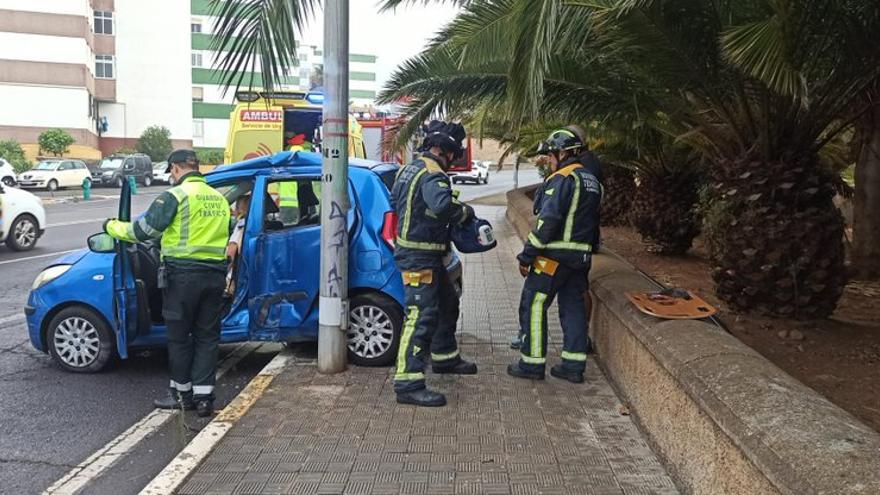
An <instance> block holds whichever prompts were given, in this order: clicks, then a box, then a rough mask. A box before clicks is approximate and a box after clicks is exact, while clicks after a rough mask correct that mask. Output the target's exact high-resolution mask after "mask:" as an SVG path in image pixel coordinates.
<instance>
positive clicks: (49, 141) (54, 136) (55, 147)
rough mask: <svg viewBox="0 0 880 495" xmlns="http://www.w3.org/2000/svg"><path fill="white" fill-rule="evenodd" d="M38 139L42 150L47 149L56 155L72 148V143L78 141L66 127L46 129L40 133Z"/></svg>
mask: <svg viewBox="0 0 880 495" xmlns="http://www.w3.org/2000/svg"><path fill="white" fill-rule="evenodd" d="M37 141H38V142H39V144H40V150H41V151H47V152H49V153H52V154H53V155H54V156H61V155H63V154H65V153H67V152H68V151H69V150H70V145H71V144H73V143H75V142H76V140H75V139H73V136H71V135H70V134H69V133H68V132H67V131H65V130H64V129H49V130H48V131H44V132H43V133H42V134H40V137H39V138H37Z"/></svg>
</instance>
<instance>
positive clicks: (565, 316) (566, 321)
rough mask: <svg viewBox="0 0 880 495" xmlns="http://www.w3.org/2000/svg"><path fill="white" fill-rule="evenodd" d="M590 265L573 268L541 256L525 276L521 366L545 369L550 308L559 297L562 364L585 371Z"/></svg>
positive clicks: (522, 303)
mask: <svg viewBox="0 0 880 495" xmlns="http://www.w3.org/2000/svg"><path fill="white" fill-rule="evenodd" d="M589 272H590V267H589V265H587V266H586V267H583V268H578V269H572V268H569V267H567V266H565V265H563V264H560V263H556V262H555V261H552V260H549V259H547V258H544V257H540V256H539V257H538V259H537V260H536V261H535V263H534V264H533V265H532V267H531V270H530V271H529V274H528V276H527V277H526V279H525V283H524V284H523V290H522V298H521V299H520V304H519V322H520V335H521V336H522V345H521V347H520V352H521V357H520V367H522V368H523V369H530V370H533V371H537V372H541V373H543V372H544V367H545V365H546V363H547V309H548V308H549V307H550V305H551V304H553V299H554V298H556V297H558V298H559V323H560V324H561V326H562V334H563V340H562V364H563V366H564V367H565V368H566V369H568V370H570V371H573V372H576V373H583V372H584V369H585V368H586V361H587V345H588V340H589V339H588V337H587V331H588V326H589V322H588V321H587V308H586V304H585V303H584V293H585V292H586V291H587V288H588V286H589V280H588V278H587V277H588V275H589Z"/></svg>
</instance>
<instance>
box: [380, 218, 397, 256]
mask: <svg viewBox="0 0 880 495" xmlns="http://www.w3.org/2000/svg"><path fill="white" fill-rule="evenodd" d="M395 237H397V213H394V212H393V211H386V212H385V217H384V218H383V220H382V239H385V242H387V243H388V247H390V248H391V250H392V251H393V250H394V238H395Z"/></svg>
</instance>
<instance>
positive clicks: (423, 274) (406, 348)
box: [391, 121, 477, 407]
mask: <svg viewBox="0 0 880 495" xmlns="http://www.w3.org/2000/svg"><path fill="white" fill-rule="evenodd" d="M425 132H426V136H425V139H424V143H423V145H422V147H421V148H420V149H419V151H420V152H421V155H420V156H419V157H418V158H416V159H415V160H414V161H413V162H412V163H410V164H409V165H407V166H405V167H403V168H401V169H400V171H399V172H398V174H397V177H396V179H395V181H394V186H393V187H392V189H391V197H392V201H393V204H394V208H395V211H396V213H397V217H398V222H397V239H396V242H395V246H396V248H395V252H394V258H395V261H396V262H397V267H398V268H399V269H400V271H401V273H402V275H403V283H404V291H405V293H406V321H405V323H404V327H403V332H402V335H401V340H400V349H399V351H398V356H397V372H396V374H395V375H394V391H395V392H396V394H397V402H400V403H402V404H415V405H418V406H433V407H436V406H443V405H445V404H446V397H445V396H444V395H443V394H440V393H437V392H433V391H430V390H428V389H426V388H425V374H424V371H425V367H426V366H427V361H428V358H429V357H430V359H431V363H432V369H433V371H434V373H450V374H461V375H472V374H475V373H476V372H477V366H476V365H475V364H474V363H471V362H468V361H465V360H464V359H462V357H461V355H460V353H459V349H458V344H457V343H456V341H455V329H456V325H457V322H458V314H459V300H458V294H457V293H456V291H455V288H454V287H453V285H452V281H451V279H450V277H449V274H448V273H447V272H446V267H445V265H444V263H443V258H444V256H445V255H446V254H447V253H448V252H449V250H450V235H449V232H450V225H456V224H461V223H463V222H465V221H467V220H470V219H471V218H473V217H474V210H473V208H471V207H470V206H469V205H467V204H464V203H461V202H459V201H458V200H457V199H456V197H455V195H454V194H453V191H452V189H451V187H450V183H449V177H448V176H447V175H446V170H447V169H448V168H449V165H450V164H451V163H452V162H453V161H454V160H456V159H458V158H460V157H461V156H462V154H463V152H464V149H463V148H462V140H463V139H464V137H465V131H464V128H463V127H462V126H461V125H460V124H453V123H445V122H440V121H432V122H431V123H430V124H428V126H427V127H426V128H425Z"/></svg>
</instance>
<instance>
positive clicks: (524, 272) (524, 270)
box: [519, 264, 530, 277]
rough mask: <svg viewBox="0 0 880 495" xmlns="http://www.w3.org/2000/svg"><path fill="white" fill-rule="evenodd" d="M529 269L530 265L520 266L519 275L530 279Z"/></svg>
mask: <svg viewBox="0 0 880 495" xmlns="http://www.w3.org/2000/svg"><path fill="white" fill-rule="evenodd" d="M529 269H530V267H529V265H523V264H520V265H519V274H520V275H522V276H523V277H528V276H529Z"/></svg>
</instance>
